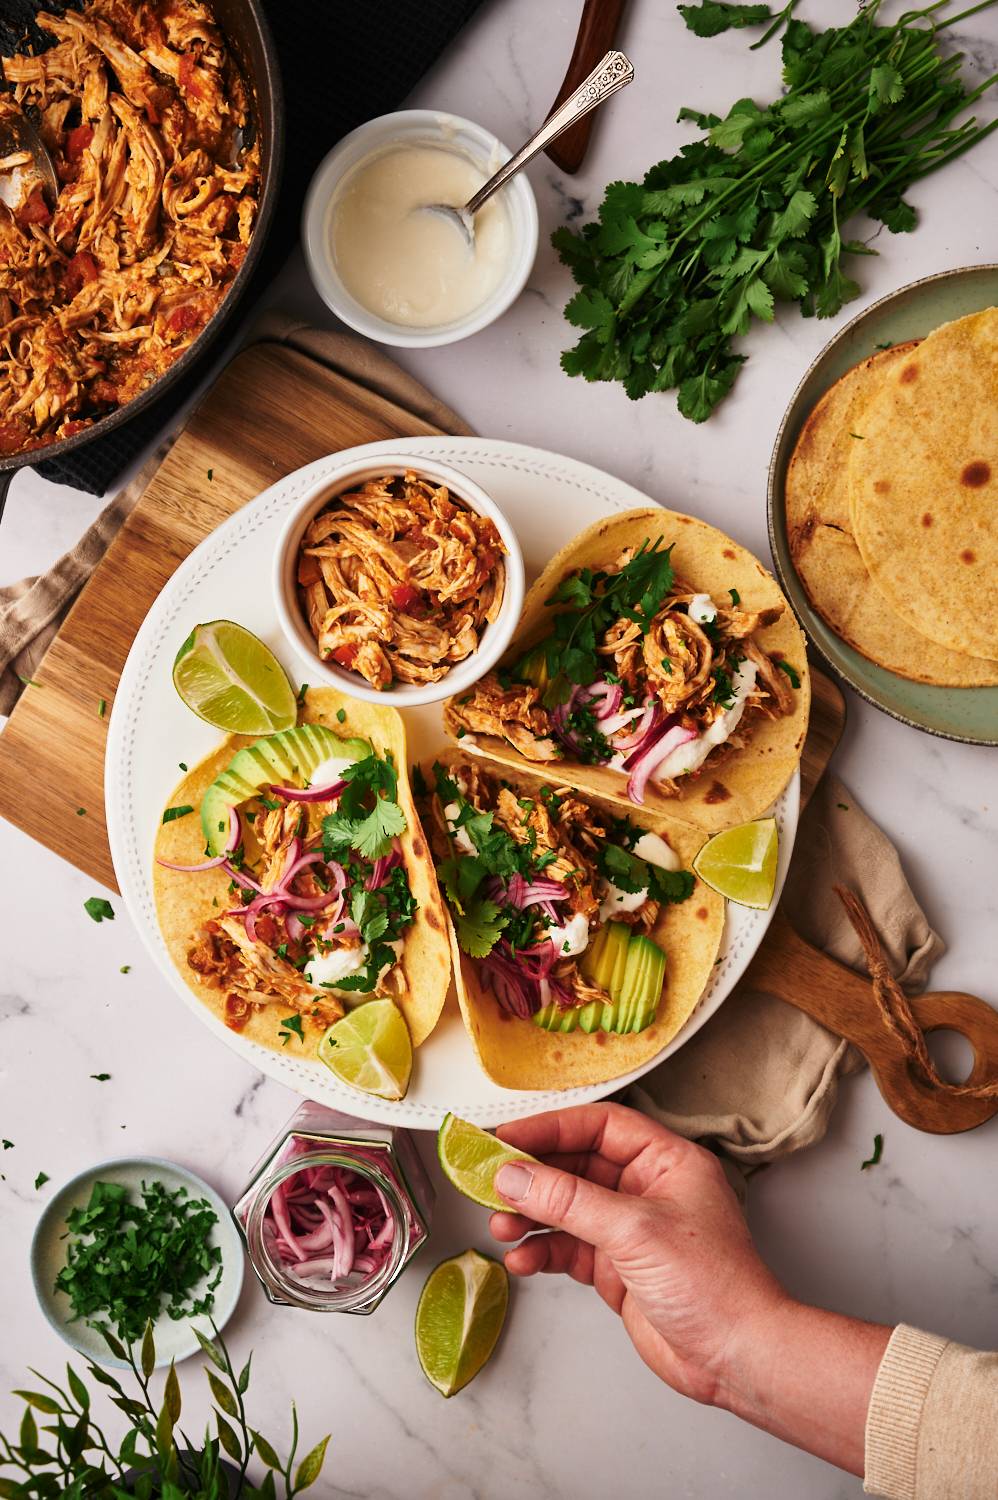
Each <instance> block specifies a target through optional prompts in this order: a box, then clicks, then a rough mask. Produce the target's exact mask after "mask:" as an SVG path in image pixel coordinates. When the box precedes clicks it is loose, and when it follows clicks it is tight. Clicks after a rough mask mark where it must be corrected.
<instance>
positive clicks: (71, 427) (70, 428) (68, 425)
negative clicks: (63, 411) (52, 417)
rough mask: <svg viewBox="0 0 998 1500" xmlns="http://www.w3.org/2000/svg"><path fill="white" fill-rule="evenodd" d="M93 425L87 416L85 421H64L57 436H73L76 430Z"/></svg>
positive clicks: (82, 429) (79, 430)
mask: <svg viewBox="0 0 998 1500" xmlns="http://www.w3.org/2000/svg"><path fill="white" fill-rule="evenodd" d="M93 425H94V424H93V422H92V420H91V419H90V418H89V417H88V418H87V419H86V421H80V422H64V423H63V427H62V431H61V432H60V434H59V436H60V437H75V436H76V434H77V433H78V432H83V431H84V430H85V429H86V428H87V427H92V426H93Z"/></svg>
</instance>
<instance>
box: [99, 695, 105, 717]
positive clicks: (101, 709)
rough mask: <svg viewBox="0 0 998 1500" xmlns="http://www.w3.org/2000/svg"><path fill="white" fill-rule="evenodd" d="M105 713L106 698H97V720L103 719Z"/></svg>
mask: <svg viewBox="0 0 998 1500" xmlns="http://www.w3.org/2000/svg"><path fill="white" fill-rule="evenodd" d="M106 713H107V699H106V698H98V699H97V717H98V719H103V717H104V715H105V714H106Z"/></svg>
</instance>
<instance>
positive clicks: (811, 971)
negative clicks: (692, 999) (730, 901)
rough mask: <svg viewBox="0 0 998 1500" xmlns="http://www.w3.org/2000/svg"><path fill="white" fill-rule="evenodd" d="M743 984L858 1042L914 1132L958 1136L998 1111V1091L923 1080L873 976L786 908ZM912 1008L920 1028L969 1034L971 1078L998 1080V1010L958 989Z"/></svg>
mask: <svg viewBox="0 0 998 1500" xmlns="http://www.w3.org/2000/svg"><path fill="white" fill-rule="evenodd" d="M743 983H745V984H747V985H750V986H752V987H753V988H755V989H760V990H768V991H769V993H770V994H773V995H778V996H779V998H780V999H781V1000H786V1001H787V1003H788V1004H790V1005H794V1006H796V1007H797V1009H798V1010H802V1011H804V1012H806V1014H807V1015H809V1016H812V1017H813V1018H814V1019H815V1020H816V1021H820V1022H821V1024H822V1025H823V1026H827V1027H828V1029H829V1031H833V1032H835V1033H836V1035H837V1036H842V1037H845V1038H846V1040H847V1041H850V1042H852V1044H853V1046H855V1047H858V1048H859V1050H860V1052H862V1054H863V1056H864V1057H865V1058H866V1060H867V1062H868V1063H869V1064H870V1069H871V1071H872V1073H873V1076H874V1078H875V1079H876V1083H877V1087H878V1088H879V1090H880V1092H881V1093H882V1094H883V1096H884V1098H885V1099H886V1101H887V1103H888V1104H889V1105H890V1107H891V1109H892V1110H893V1111H894V1113H895V1114H896V1115H898V1116H899V1117H900V1118H901V1119H902V1120H904V1121H905V1122H906V1123H907V1124H908V1125H914V1127H915V1129H916V1130H925V1131H929V1132H931V1133H932V1134H934V1135H955V1134H957V1133H958V1132H959V1131H962V1130H972V1129H973V1128H974V1127H975V1126H977V1125H983V1124H984V1122H985V1120H990V1119H991V1118H992V1116H993V1115H995V1114H998V1097H994V1098H976V1099H975V1098H973V1097H972V1096H969V1095H966V1094H955V1093H953V1092H951V1091H948V1090H944V1089H938V1088H932V1087H930V1086H929V1085H928V1084H926V1083H923V1082H922V1080H921V1079H920V1078H918V1077H917V1076H916V1075H915V1074H914V1073H913V1072H912V1070H911V1068H910V1067H909V1064H908V1058H907V1057H906V1055H905V1053H904V1051H903V1050H902V1048H901V1045H900V1043H899V1042H898V1041H897V1039H896V1038H895V1037H894V1036H893V1034H892V1033H891V1032H890V1031H888V1029H887V1027H886V1026H885V1025H884V1023H883V1021H882V1019H881V1016H880V1012H879V1010H878V1009H877V1005H876V1001H875V1000H874V998H873V989H872V986H871V985H870V982H869V980H867V979H864V978H863V977H862V976H861V975H859V974H855V973H853V971H852V969H847V968H846V967H845V965H844V964H840V963H838V962H836V960H835V959H834V958H829V957H828V955H827V954H826V953H821V952H819V950H818V949H817V948H814V947H812V946H811V944H810V943H806V942H805V941H804V939H803V938H801V937H799V936H798V935H797V933H796V932H795V931H794V929H793V928H792V927H791V925H790V923H789V921H788V920H787V918H786V917H785V916H784V915H783V913H782V912H780V911H778V912H777V913H776V916H775V917H774V918H773V922H772V926H771V927H770V929H769V932H768V933H767V935H766V940H765V942H764V943H763V944H762V946H761V947H760V949H759V951H758V953H757V954H756V956H755V958H754V959H753V960H752V963H751V964H750V965H749V968H748V970H747V972H746V974H745V978H744V980H743ZM911 1007H912V1011H913V1012H914V1015H915V1019H916V1020H917V1021H918V1024H919V1025H920V1026H921V1028H922V1030H923V1031H938V1030H941V1029H943V1028H945V1029H947V1030H950V1031H958V1032H959V1033H960V1035H961V1036H964V1037H966V1039H967V1041H968V1042H969V1043H970V1045H971V1047H972V1048H973V1051H974V1067H973V1070H972V1072H971V1074H970V1077H969V1078H968V1079H967V1082H968V1083H972V1084H982V1083H986V1082H988V1081H994V1080H998V1010H994V1009H993V1008H992V1007H991V1006H990V1005H988V1004H987V1003H986V1002H985V1001H984V1000H980V999H978V998H977V996H976V995H965V994H961V993H958V992H956V991H947V992H937V993H933V994H928V995H919V996H917V997H916V998H915V999H913V1000H912V1001H911Z"/></svg>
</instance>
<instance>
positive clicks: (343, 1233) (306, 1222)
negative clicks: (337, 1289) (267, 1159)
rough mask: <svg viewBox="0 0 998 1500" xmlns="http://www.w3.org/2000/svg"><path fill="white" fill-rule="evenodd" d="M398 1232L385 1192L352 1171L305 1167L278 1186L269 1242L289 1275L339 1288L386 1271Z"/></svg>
mask: <svg viewBox="0 0 998 1500" xmlns="http://www.w3.org/2000/svg"><path fill="white" fill-rule="evenodd" d="M395 1230H396V1225H395V1218H394V1215H393V1213H392V1211H391V1209H390V1208H389V1206H388V1203H387V1201H386V1200H385V1196H384V1194H383V1193H382V1192H381V1190H380V1188H378V1187H377V1185H376V1184H374V1183H371V1182H369V1181H368V1179H367V1178H365V1177H364V1176H363V1175H362V1174H361V1173H359V1172H353V1171H351V1170H349V1169H348V1168H346V1167H336V1166H320V1167H308V1166H306V1165H303V1166H302V1167H301V1169H300V1170H299V1171H297V1172H296V1173H294V1175H293V1176H292V1177H289V1178H286V1179H285V1180H284V1182H281V1183H278V1185H277V1187H275V1189H274V1191H273V1192H272V1193H271V1195H270V1199H269V1200H268V1203H267V1207H266V1209H265V1211H264V1221H263V1233H264V1242H265V1244H266V1246H267V1250H268V1252H269V1254H270V1255H271V1257H272V1258H273V1260H274V1261H275V1262H276V1263H277V1264H278V1265H279V1267H280V1269H281V1270H282V1271H283V1272H284V1274H285V1275H286V1276H290V1277H293V1278H295V1279H296V1280H304V1281H313V1282H315V1281H318V1280H320V1279H321V1280H322V1281H326V1280H327V1279H328V1281H329V1282H330V1283H331V1284H332V1285H334V1286H335V1285H336V1284H337V1283H338V1282H342V1281H344V1280H346V1278H347V1277H349V1276H351V1274H352V1275H353V1276H361V1277H364V1276H370V1275H373V1274H375V1272H377V1271H380V1270H381V1268H382V1267H383V1266H384V1264H385V1262H386V1261H387V1260H388V1258H389V1256H390V1254H391V1248H392V1244H393V1241H394V1239H395ZM318 1289H319V1288H318V1287H317V1288H316V1290H318Z"/></svg>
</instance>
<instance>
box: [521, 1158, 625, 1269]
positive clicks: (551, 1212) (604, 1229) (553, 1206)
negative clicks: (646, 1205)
mask: <svg viewBox="0 0 998 1500" xmlns="http://www.w3.org/2000/svg"><path fill="white" fill-rule="evenodd" d="M495 1187H496V1190H497V1191H498V1192H499V1193H500V1194H501V1196H502V1197H503V1198H505V1199H506V1200H507V1202H509V1203H511V1204H512V1205H513V1206H514V1207H515V1208H516V1210H517V1212H518V1213H521V1214H525V1215H526V1217H527V1218H530V1219H535V1220H536V1221H537V1222H538V1223H539V1224H546V1225H548V1226H549V1227H550V1228H551V1229H564V1230H565V1231H566V1232H567V1233H568V1234H571V1235H574V1236H575V1237H576V1239H580V1240H585V1241H586V1243H587V1244H589V1245H595V1246H597V1247H599V1248H600V1249H603V1250H607V1251H609V1250H611V1249H612V1248H613V1247H614V1246H615V1245H618V1244H620V1243H621V1242H622V1241H623V1240H625V1239H626V1238H628V1237H629V1232H630V1230H631V1229H632V1227H633V1223H634V1215H635V1210H636V1207H637V1205H636V1202H635V1200H634V1199H633V1198H630V1197H629V1196H628V1195H627V1194H625V1193H617V1192H613V1191H612V1190H611V1189H610V1188H605V1187H599V1186H598V1185H597V1184H596V1183H595V1182H590V1181H589V1179H588V1178H586V1177H576V1176H575V1174H574V1173H573V1172H562V1171H560V1170H559V1168H557V1167H549V1166H546V1165H545V1164H544V1163H543V1162H535V1161H531V1162H529V1163H528V1162H520V1161H517V1162H507V1163H506V1165H505V1166H502V1167H500V1168H499V1170H498V1172H497V1173H496V1176H495Z"/></svg>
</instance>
